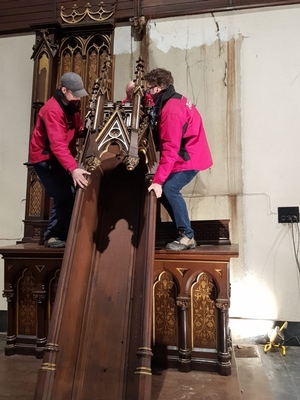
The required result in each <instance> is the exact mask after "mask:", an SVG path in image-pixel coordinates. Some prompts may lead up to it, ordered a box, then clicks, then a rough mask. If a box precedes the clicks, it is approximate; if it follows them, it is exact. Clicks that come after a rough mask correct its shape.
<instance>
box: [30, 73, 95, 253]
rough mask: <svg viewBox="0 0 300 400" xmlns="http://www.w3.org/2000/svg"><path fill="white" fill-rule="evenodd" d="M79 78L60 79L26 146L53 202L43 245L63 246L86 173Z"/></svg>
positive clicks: (80, 83) (82, 93) (67, 76)
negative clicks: (80, 160)
mask: <svg viewBox="0 0 300 400" xmlns="http://www.w3.org/2000/svg"><path fill="white" fill-rule="evenodd" d="M87 95H88V94H87V92H86V91H85V89H84V87H83V82H82V79H81V77H80V76H79V75H77V74H75V73H74V72H67V73H65V74H64V75H63V76H62V77H61V85H60V87H59V88H58V89H56V90H55V92H54V95H53V97H51V98H50V99H49V100H48V101H47V102H46V104H45V105H44V106H43V107H42V108H41V109H40V111H39V114H38V117H37V121H36V125H35V128H34V130H33V132H32V135H31V140H30V146H29V162H30V163H31V164H33V167H34V169H35V171H36V173H37V175H38V176H39V178H40V180H41V182H42V184H43V185H44V187H45V190H46V192H47V194H48V195H49V197H50V198H51V199H52V201H53V206H52V209H51V213H50V218H49V224H48V227H47V229H46V231H45V232H44V241H45V246H47V247H65V244H66V239H67V234H68V230H69V225H70V220H71V215H72V210H73V205H74V199H75V188H76V187H77V186H79V187H81V188H84V187H85V186H87V184H88V182H87V180H86V177H85V175H89V172H87V171H85V170H84V169H82V168H79V167H78V164H77V161H76V159H75V157H76V138H77V137H80V135H82V136H83V134H84V133H83V132H84V129H83V125H82V121H81V117H80V98H81V97H83V96H87Z"/></svg>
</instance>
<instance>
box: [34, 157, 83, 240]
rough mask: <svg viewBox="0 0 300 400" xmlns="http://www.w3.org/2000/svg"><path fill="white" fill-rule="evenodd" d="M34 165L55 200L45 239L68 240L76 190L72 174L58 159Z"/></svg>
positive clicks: (49, 194) (48, 192) (50, 195)
mask: <svg viewBox="0 0 300 400" xmlns="http://www.w3.org/2000/svg"><path fill="white" fill-rule="evenodd" d="M33 167H34V169H35V171H36V173H37V175H38V177H39V178H40V180H41V182H42V184H43V186H44V188H45V190H46V192H47V194H48V196H49V197H50V198H51V199H52V201H53V205H52V209H51V213H50V218H49V225H48V227H47V229H46V231H45V232H44V240H47V239H49V238H51V237H55V238H59V239H60V240H64V241H66V240H67V235H68V230H69V225H70V221H71V216H72V211H73V205H74V200H75V192H76V191H75V187H74V184H73V179H72V176H71V175H70V174H69V173H68V172H67V171H66V170H65V169H64V168H63V167H62V165H61V164H60V163H59V162H58V161H57V160H49V161H43V162H40V163H37V164H34V165H33Z"/></svg>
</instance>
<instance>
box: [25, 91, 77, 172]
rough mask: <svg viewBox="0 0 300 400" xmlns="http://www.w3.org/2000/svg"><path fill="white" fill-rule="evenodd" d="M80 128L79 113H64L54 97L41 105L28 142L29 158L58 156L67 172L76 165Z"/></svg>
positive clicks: (36, 160) (43, 159)
mask: <svg viewBox="0 0 300 400" xmlns="http://www.w3.org/2000/svg"><path fill="white" fill-rule="evenodd" d="M82 130H83V126H82V121H81V117H80V113H79V112H76V113H75V114H74V115H66V114H65V113H64V111H63V109H62V108H61V106H60V105H59V104H58V102H57V101H56V99H55V98H54V97H51V99H49V100H48V101H47V103H46V104H45V105H44V106H43V107H42V108H41V109H40V111H39V114H38V118H37V122H36V125H35V128H34V130H33V132H32V136H31V140H30V145H29V162H30V163H31V164H36V163H39V162H41V161H46V160H49V159H51V158H53V157H55V158H57V160H58V161H59V162H60V164H61V165H62V166H63V167H64V168H65V169H66V170H67V171H69V172H72V171H74V169H76V168H78V165H77V162H76V160H75V158H74V157H75V156H76V137H77V135H78V134H79V132H80V131H82Z"/></svg>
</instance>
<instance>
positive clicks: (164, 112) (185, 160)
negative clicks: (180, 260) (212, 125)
mask: <svg viewBox="0 0 300 400" xmlns="http://www.w3.org/2000/svg"><path fill="white" fill-rule="evenodd" d="M144 79H145V81H146V89H147V91H148V93H149V94H150V95H151V96H152V98H153V101H154V102H155V104H154V106H153V107H152V110H151V114H150V115H151V117H152V127H153V130H154V135H155V133H156V132H157V133H158V138H159V150H160V161H159V164H158V168H157V170H156V172H155V175H154V178H153V182H152V184H151V186H150V187H149V189H148V190H149V191H151V190H154V192H155V194H156V196H157V197H158V198H160V200H161V203H162V204H163V206H164V207H165V208H166V210H167V211H168V213H169V215H170V217H171V218H172V220H173V222H174V223H175V225H176V228H177V230H178V232H179V237H178V239H177V240H174V241H173V242H171V243H168V244H167V246H166V249H168V250H175V251H176V250H177V251H180V250H187V249H194V248H195V247H196V241H195V239H194V231H193V229H192V228H191V222H190V219H189V216H188V211H187V207H186V203H185V200H184V198H183V197H182V194H181V192H180V191H181V189H182V188H183V187H184V186H186V185H187V184H188V183H189V182H190V181H191V180H192V179H193V178H194V177H195V176H196V174H197V173H198V172H199V171H203V170H205V169H207V168H209V167H211V166H212V158H211V153H210V149H209V145H208V142H207V138H206V134H205V130H204V127H203V122H202V118H201V115H200V114H199V112H198V111H197V109H196V107H195V106H194V105H193V104H192V103H191V102H190V101H189V100H188V99H187V98H186V97H184V96H182V95H181V94H179V93H176V92H175V89H174V86H173V82H174V80H173V77H172V74H171V72H170V71H167V70H165V69H164V68H156V69H154V70H152V71H150V72H149V73H147V74H146V75H145V76H144Z"/></svg>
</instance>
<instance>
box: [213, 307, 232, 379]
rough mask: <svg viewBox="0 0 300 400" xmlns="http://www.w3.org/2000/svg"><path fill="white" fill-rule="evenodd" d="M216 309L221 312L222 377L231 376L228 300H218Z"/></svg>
mask: <svg viewBox="0 0 300 400" xmlns="http://www.w3.org/2000/svg"><path fill="white" fill-rule="evenodd" d="M216 307H217V309H218V311H219V313H218V316H219V349H218V360H219V364H220V375H230V373H231V354H230V353H229V343H228V342H229V337H228V310H229V301H228V299H217V301H216Z"/></svg>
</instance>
